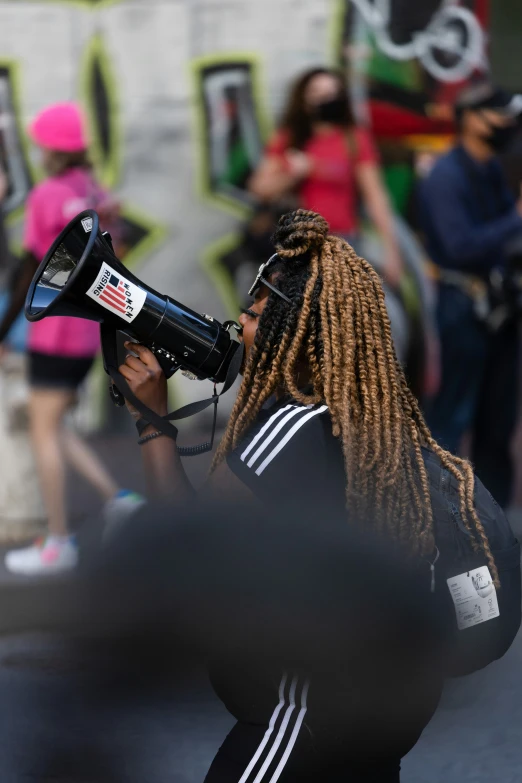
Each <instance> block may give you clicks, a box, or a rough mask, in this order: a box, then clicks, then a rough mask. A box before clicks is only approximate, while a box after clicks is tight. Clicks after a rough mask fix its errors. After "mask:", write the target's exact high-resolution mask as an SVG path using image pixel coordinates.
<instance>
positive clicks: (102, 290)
mask: <svg viewBox="0 0 522 783" xmlns="http://www.w3.org/2000/svg"><path fill="white" fill-rule="evenodd" d="M87 296H90V298H91V299H94V300H95V301H96V302H98V304H99V305H101V306H102V307H104V308H105V309H106V310H109V311H110V312H111V313H113V314H114V315H118V316H119V317H120V318H121V319H122V320H123V321H125V322H126V323H131V322H132V321H134V319H135V318H136V316H137V315H139V313H140V312H141V310H142V308H143V305H144V304H145V300H146V298H147V293H146V291H144V290H143V289H142V288H140V287H139V286H137V285H135V284H134V283H131V282H130V281H129V280H127V279H126V278H125V277H122V276H121V275H120V274H119V272H116V271H115V270H114V269H112V267H110V266H109V265H108V264H105V263H104V264H102V266H101V269H100V272H99V274H98V277H97V278H96V280H95V281H94V283H93V285H92V286H91V287H90V288H89V290H88V291H87Z"/></svg>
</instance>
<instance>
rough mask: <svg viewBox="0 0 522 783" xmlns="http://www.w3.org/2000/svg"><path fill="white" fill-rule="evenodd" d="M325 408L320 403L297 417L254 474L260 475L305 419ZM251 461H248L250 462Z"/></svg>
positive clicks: (326, 407)
mask: <svg viewBox="0 0 522 783" xmlns="http://www.w3.org/2000/svg"><path fill="white" fill-rule="evenodd" d="M326 410H328V406H327V405H321V407H320V408H317V410H315V411H310V412H309V413H307V414H306V416H303V417H302V418H301V419H299V421H296V423H295V424H294V426H293V427H292V429H291V430H289V431H288V432H287V433H286V435H285V437H284V438H282V439H281V440H280V441H279V443H278V444H277V446H276V447H275V448H274V449H273V450H272V451H271V452H270V454H269V455H268V456H267V457H266V458H265V460H264V461H263V462H262V463H261V465H260V466H259V467H258V468H257V470H256V476H260V475H261V473H262V472H263V471H264V470H265V469H266V468H267V467H268V466H269V465H270V463H271V462H272V460H273V459H274V458H275V457H277V455H278V454H279V452H280V451H281V449H284V447H285V446H286V444H287V443H288V441H289V440H290V439H291V438H293V437H294V435H295V433H296V432H297V431H298V430H300V429H301V427H303V426H304V425H305V424H306V422H307V421H309V420H310V419H313V417H314V416H318V415H319V414H321V413H324V412H325V411H326ZM251 461H252V460H251ZM251 461H250V462H251ZM250 462H249V463H248V464H249V466H250Z"/></svg>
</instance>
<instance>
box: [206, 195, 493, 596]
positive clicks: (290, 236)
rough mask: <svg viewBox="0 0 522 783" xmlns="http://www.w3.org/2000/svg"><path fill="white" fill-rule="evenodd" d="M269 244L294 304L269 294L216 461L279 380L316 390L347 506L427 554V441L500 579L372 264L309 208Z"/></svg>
mask: <svg viewBox="0 0 522 783" xmlns="http://www.w3.org/2000/svg"><path fill="white" fill-rule="evenodd" d="M274 244H275V248H276V250H277V253H278V256H279V258H280V259H281V261H280V262H279V263H278V265H277V267H276V268H275V269H274V272H273V274H277V287H278V288H279V289H280V290H281V291H282V292H283V293H284V294H285V295H286V296H287V297H289V299H290V300H291V302H292V304H291V305H289V304H288V303H287V302H285V301H283V300H282V299H281V298H280V297H278V296H277V295H275V294H270V295H269V297H268V301H267V304H266V306H265V309H264V310H263V313H262V315H261V318H260V322H259V325H258V329H257V332H256V338H255V343H254V346H253V348H252V350H251V352H250V356H249V357H248V361H247V364H246V368H245V373H244V378H243V383H242V385H241V388H240V390H239V394H238V397H237V400H236V402H235V405H234V408H233V410H232V414H231V418H230V421H229V424H228V427H227V430H226V432H225V435H224V437H223V440H222V442H221V444H220V446H219V449H218V452H217V454H216V457H215V460H214V464H213V467H215V466H216V465H217V464H219V463H220V462H221V461H222V460H223V459H224V458H225V456H226V454H227V453H228V452H230V451H231V450H232V449H234V448H235V447H236V446H237V445H238V444H239V442H240V441H241V439H242V438H243V436H244V434H245V432H246V430H247V429H248V427H250V425H251V424H252V423H253V422H254V420H255V419H256V417H257V415H258V413H259V411H260V409H261V407H262V405H263V404H264V402H266V400H267V399H268V398H269V397H271V396H272V395H273V394H274V393H275V392H276V391H281V390H282V391H284V392H286V393H288V394H290V395H292V397H293V398H294V399H295V400H297V401H299V402H302V403H303V404H310V403H318V402H324V403H326V405H327V406H328V409H329V412H330V416H331V419H332V426H333V433H334V435H335V436H336V437H338V438H339V439H340V441H341V444H342V448H343V453H344V460H345V469H346V500H347V506H348V508H349V510H350V512H351V513H353V514H354V516H356V515H357V514H360V515H361V517H362V516H363V515H365V517H366V518H367V517H368V516H370V518H374V519H375V520H376V523H377V525H378V526H380V527H381V528H385V529H388V530H389V531H390V532H391V533H392V534H394V535H395V536H396V537H398V538H399V539H400V540H402V541H405V542H406V543H407V544H408V546H409V547H410V548H411V549H412V550H413V551H414V552H417V553H419V554H422V555H430V554H431V553H432V552H433V548H434V538H433V515H432V509H431V500H430V490H429V482H428V475H427V471H426V467H425V464H424V460H423V457H422V452H421V449H422V447H427V448H429V449H431V450H432V451H433V452H435V454H436V455H437V456H438V458H439V460H440V462H441V464H442V466H443V467H444V468H446V469H447V470H448V471H450V473H451V474H452V475H453V476H454V477H455V478H456V479H457V481H458V485H459V494H460V512H461V515H462V519H463V520H464V524H465V525H466V527H467V529H468V531H469V533H470V535H471V540H472V542H473V545H474V547H475V548H479V547H480V548H482V549H483V551H484V553H485V554H486V557H487V560H488V563H489V567H490V571H491V574H492V575H493V578H494V579H495V582H496V583H498V574H497V569H496V567H495V563H494V560H493V556H492V554H491V550H490V547H489V543H488V539H487V536H486V534H485V531H484V528H483V526H482V524H481V522H480V520H479V518H478V516H477V514H476V512H475V508H474V503H473V492H474V476H473V471H472V469H471V466H470V465H469V463H468V462H466V461H465V460H462V459H459V458H457V457H455V456H453V455H452V454H450V453H449V452H447V451H445V450H444V449H442V448H441V447H440V446H439V445H438V444H437V443H436V442H435V441H434V439H433V437H432V436H431V433H430V431H429V429H428V427H427V425H426V423H425V421H424V419H423V416H422V414H421V412H420V409H419V406H418V404H417V401H416V400H415V398H414V396H413V395H412V393H411V392H410V390H409V388H408V386H407V383H406V379H405V376H404V373H403V371H402V368H401V366H400V365H399V362H398V361H397V358H396V355H395V350H394V347H393V342H392V335H391V326H390V320H389V317H388V313H387V310H386V306H385V302H384V291H383V288H382V285H381V282H380V279H379V276H378V275H377V274H376V272H375V271H374V270H373V268H372V267H371V266H370V264H368V262H367V261H365V260H364V259H363V258H359V257H358V256H357V254H356V253H355V251H354V250H353V248H352V247H350V245H348V244H347V243H346V242H345V241H344V240H342V239H340V238H338V237H335V236H330V235H328V224H327V223H326V221H325V220H324V219H323V218H322V217H321V216H320V215H317V214H316V213H314V212H308V211H305V210H302V209H299V210H297V211H296V212H293V213H290V214H289V215H285V216H283V217H282V218H281V220H280V222H279V226H278V228H277V231H276V234H275V236H274ZM303 365H306V366H307V371H308V373H309V376H310V381H311V386H312V388H311V391H310V393H307V394H304V393H303V391H302V390H301V389H300V388H299V387H298V383H297V376H298V373H299V368H301V371H302V368H303ZM370 509H371V511H372V514H371V515H368V511H369V510H370Z"/></svg>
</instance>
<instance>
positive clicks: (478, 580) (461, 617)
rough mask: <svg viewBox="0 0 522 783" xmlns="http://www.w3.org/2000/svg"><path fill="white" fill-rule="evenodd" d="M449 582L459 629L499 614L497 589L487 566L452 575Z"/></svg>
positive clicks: (469, 626) (477, 623)
mask: <svg viewBox="0 0 522 783" xmlns="http://www.w3.org/2000/svg"><path fill="white" fill-rule="evenodd" d="M447 582H448V587H449V591H450V593H451V597H452V598H453V603H454V604H455V612H456V613H457V625H458V627H459V631H463V630H464V629H465V628H471V626H472V625H479V624H480V623H485V622H486V621H487V620H493V618H494V617H498V616H499V614H500V612H499V610H498V600H497V591H496V589H495V585H494V584H493V580H492V578H491V574H490V573H489V568H488V567H487V566H482V567H481V568H475V570H474V571H466V573H464V574H459V575H458V576H452V577H451V579H448V580H447Z"/></svg>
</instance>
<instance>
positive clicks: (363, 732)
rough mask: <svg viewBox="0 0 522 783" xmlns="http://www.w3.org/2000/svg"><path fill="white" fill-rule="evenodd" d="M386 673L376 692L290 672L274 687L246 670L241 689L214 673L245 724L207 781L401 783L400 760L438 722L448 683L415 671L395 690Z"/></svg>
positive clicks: (228, 742)
mask: <svg viewBox="0 0 522 783" xmlns="http://www.w3.org/2000/svg"><path fill="white" fill-rule="evenodd" d="M421 668H422V667H421ZM379 676H380V675H379V672H375V680H376V682H377V685H376V687H375V688H374V687H373V685H372V683H371V682H370V681H368V683H366V682H364V680H365V677H364V676H363V677H362V679H363V683H362V684H361V683H360V682H359V679H358V678H356V679H355V680H354V678H353V675H350V674H348V676H347V677H346V678H345V679H344V680H342V679H341V680H338V679H336V678H334V677H332V676H331V675H330V674H325V675H319V676H318V675H315V674H314V675H312V676H311V677H310V678H308V676H307V675H305V674H292V673H286V674H284V675H283V676H282V677H281V675H278V678H277V680H276V679H275V678H274V679H273V680H272V682H273V687H272V686H270V685H269V684H268V680H266V679H265V680H263V677H262V676H261V677H260V678H259V679H257V680H256V679H253V678H252V679H250V680H249V679H248V678H243V677H242V676H241V671H240V670H239V671H238V672H237V676H236V685H235V686H234V685H233V682H234V679H233V677H231V678H230V679H229V680H228V685H227V684H225V683H226V682H227V679H226V678H225V680H223V681H222V682H221V684H220V683H219V681H218V680H217V679H216V677H215V676H213V677H212V681H213V685H214V688H215V690H216V691H217V694H218V696H220V698H222V700H223V701H224V702H225V704H226V706H227V707H228V709H229V711H230V712H232V714H233V715H234V716H235V717H236V718H237V719H238V722H237V723H236V725H235V726H234V728H233V729H232V731H231V732H230V734H229V735H228V737H227V738H226V739H225V742H224V743H223V745H222V746H221V748H220V750H219V751H218V754H217V756H216V758H215V759H214V761H213V763H212V766H211V768H210V770H209V773H208V775H207V777H206V779H205V783H302V782H303V783H318V782H319V781H321V783H339V782H340V781H342V783H400V764H401V759H402V758H403V757H404V756H405V755H406V754H407V753H408V752H409V751H410V750H411V748H412V747H413V746H414V745H415V743H416V742H417V740H418V738H419V736H420V734H421V733H422V731H423V730H424V728H425V726H426V724H427V723H428V722H429V720H430V719H431V717H432V715H433V713H434V711H435V709H436V706H437V704H438V700H439V697H440V693H441V690H442V678H440V677H439V676H438V675H434V676H433V677H432V678H428V677H426V676H424V675H423V676H421V677H420V678H418V682H417V681H416V679H415V676H414V675H413V674H412V676H411V677H410V681H409V684H407V682H406V681H405V678H404V677H403V676H402V675H400V674H398V677H397V686H396V685H395V683H394V682H390V681H389V678H387V677H386V681H383V682H382V683H381V682H380V679H379ZM239 683H241V685H239ZM220 685H221V687H220ZM231 685H232V687H231ZM223 686H224V689H223Z"/></svg>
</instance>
